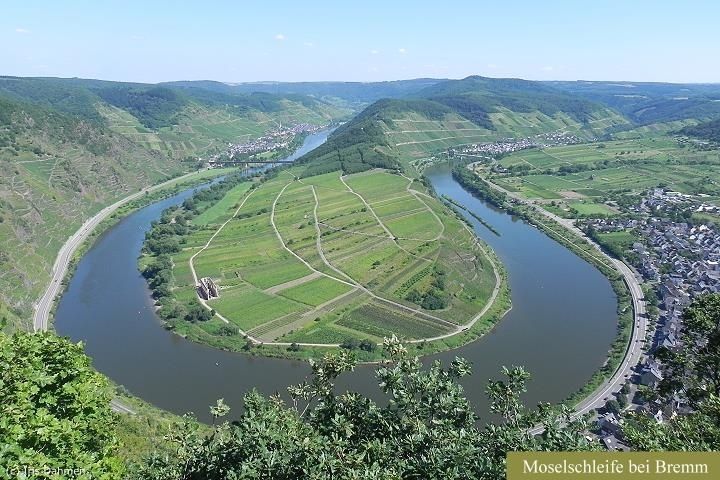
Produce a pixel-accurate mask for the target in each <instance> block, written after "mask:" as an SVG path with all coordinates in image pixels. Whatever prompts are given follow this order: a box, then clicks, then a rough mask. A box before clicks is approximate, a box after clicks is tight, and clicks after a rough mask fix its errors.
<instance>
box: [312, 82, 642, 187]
mask: <svg viewBox="0 0 720 480" xmlns="http://www.w3.org/2000/svg"><path fill="white" fill-rule="evenodd" d="M415 96H416V97H418V98H414V99H406V100H397V99H395V100H387V99H386V100H380V101H378V102H375V103H374V104H373V105H371V106H370V107H368V108H367V109H365V110H364V111H363V112H362V113H361V114H360V115H358V116H357V117H356V118H355V119H353V120H352V121H351V122H349V123H348V124H347V125H345V126H344V127H343V128H341V129H338V130H337V131H336V132H335V134H334V135H333V136H332V137H331V139H330V141H329V142H328V143H327V144H326V145H324V146H323V147H322V148H320V149H318V150H316V151H315V152H312V153H311V154H310V155H308V156H307V157H306V158H305V161H307V162H308V163H310V164H311V165H310V166H309V167H308V172H307V174H308V175H310V174H316V173H325V172H328V171H331V170H333V169H336V168H343V169H344V170H345V171H346V172H354V171H361V170H363V169H365V168H370V167H373V166H381V167H386V168H393V167H399V162H400V160H402V162H403V163H407V162H408V161H409V160H411V159H413V158H423V157H427V156H430V155H432V154H433V153H435V152H438V151H441V150H445V149H447V148H449V147H453V146H458V145H463V144H468V143H481V142H489V141H494V140H498V139H502V138H508V137H527V136H532V135H536V134H541V133H547V132H556V131H564V132H570V133H574V134H576V135H578V136H579V137H581V138H594V137H597V136H600V135H603V134H604V133H605V132H607V131H608V130H610V129H615V128H620V127H625V126H626V125H628V124H629V122H628V121H627V120H626V119H625V118H623V117H622V116H621V115H619V114H618V113H616V112H615V111H613V110H611V109H609V108H607V107H604V106H603V105H600V104H597V103H593V102H590V101H587V100H583V99H578V98H575V97H573V96H572V95H569V94H565V93H563V92H558V91H556V90H554V89H552V88H549V87H545V86H542V85H539V84H537V82H526V81H520V80H496V79H483V78H481V77H469V78H467V79H464V80H457V81H448V82H444V83H440V84H437V85H434V86H431V87H429V88H427V89H425V90H423V91H420V92H419V93H417V94H416V95H415ZM363 164H364V165H363Z"/></svg>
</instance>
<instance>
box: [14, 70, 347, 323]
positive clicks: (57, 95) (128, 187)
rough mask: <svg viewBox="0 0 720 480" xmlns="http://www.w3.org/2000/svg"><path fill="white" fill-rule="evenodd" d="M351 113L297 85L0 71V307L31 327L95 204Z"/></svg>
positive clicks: (95, 209)
mask: <svg viewBox="0 0 720 480" xmlns="http://www.w3.org/2000/svg"><path fill="white" fill-rule="evenodd" d="M349 113H350V112H349V111H348V110H346V109H340V108H337V107H335V106H332V105H330V104H328V103H326V102H323V101H321V100H318V99H314V98H309V97H304V96H301V95H284V96H283V95H273V94H266V93H259V94H248V95H244V94H243V95H224V94H221V93H216V92H212V91H205V90H201V89H181V88H171V87H165V86H155V85H145V84H130V83H120V82H105V81H98V80H82V79H57V78H16V77H0V169H2V172H3V174H2V176H0V272H1V273H0V314H1V315H2V317H7V318H8V319H9V320H10V322H9V323H10V324H11V325H15V326H17V325H18V324H19V323H20V321H19V319H20V318H22V319H24V322H23V325H22V326H24V327H28V324H27V322H28V321H29V318H31V315H30V313H31V308H32V304H33V303H34V302H35V301H36V300H37V299H38V297H39V296H40V294H41V292H42V290H43V289H44V288H45V286H46V283H47V281H48V279H49V272H50V269H51V267H52V263H53V261H54V259H55V256H56V254H57V251H58V250H59V248H60V246H61V245H62V243H63V242H64V240H65V239H66V238H67V237H68V236H69V235H70V234H71V233H72V232H74V231H75V230H76V229H77V228H78V227H79V226H80V225H81V224H82V222H83V221H84V220H85V219H86V218H88V217H89V216H91V215H92V214H94V213H95V212H97V211H99V210H100V209H102V207H104V206H106V205H108V204H111V203H113V202H114V201H116V200H118V199H120V198H123V197H125V196H127V195H129V194H131V193H133V192H136V191H138V190H139V189H141V188H143V187H146V186H149V185H152V184H155V183H159V182H160V181H161V180H164V179H167V178H170V177H173V176H176V175H179V174H180V173H183V172H186V171H188V170H190V169H192V168H194V166H195V164H196V158H197V156H201V155H205V154H209V153H213V152H218V151H221V150H222V149H224V148H226V145H227V143H228V142H236V143H240V142H244V141H248V140H250V139H253V138H257V137H259V136H260V135H262V134H263V133H265V132H266V131H268V130H271V129H273V128H276V127H277V126H278V125H280V124H282V125H288V124H296V123H310V124H315V125H326V124H328V123H331V122H335V121H337V120H339V119H342V118H346V117H347V115H348V114H349ZM2 317H0V319H1V318H2Z"/></svg>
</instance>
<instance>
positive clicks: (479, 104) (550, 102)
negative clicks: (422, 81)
mask: <svg viewBox="0 0 720 480" xmlns="http://www.w3.org/2000/svg"><path fill="white" fill-rule="evenodd" d="M417 95H418V96H422V97H425V98H429V99H431V100H434V101H436V102H439V103H441V104H443V105H446V106H448V107H450V108H452V109H453V110H454V111H456V112H458V113H459V114H460V115H462V116H464V117H465V118H467V119H468V120H470V121H472V122H473V123H475V124H477V125H479V126H481V127H484V128H487V129H490V130H493V129H494V126H493V124H492V122H491V121H490V118H489V117H488V113H492V112H497V111H498V108H499V107H503V108H507V109H509V110H512V111H514V112H532V111H540V112H542V113H544V114H545V115H548V116H552V115H555V114H556V113H559V112H564V113H566V114H568V115H569V116H570V117H572V118H574V119H576V120H578V121H580V122H583V123H585V122H587V121H588V120H589V119H590V118H591V114H592V113H593V112H595V111H598V110H600V109H601V108H602V106H601V105H599V104H597V103H594V102H592V101H588V100H586V99H583V98H580V97H577V96H573V95H569V94H567V93H565V92H562V91H560V90H557V89H555V88H553V87H550V86H547V85H544V84H542V83H540V82H532V81H528V80H520V79H514V78H485V77H479V76H471V77H467V78H464V79H462V80H450V81H447V82H443V83H438V84H436V85H433V86H431V87H428V88H426V89H425V90H422V91H420V92H419V93H418V94H417Z"/></svg>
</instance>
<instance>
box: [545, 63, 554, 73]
mask: <svg viewBox="0 0 720 480" xmlns="http://www.w3.org/2000/svg"><path fill="white" fill-rule="evenodd" d="M553 70H555V69H554V68H553V67H552V66H550V65H547V66H545V67H543V72H552V71H553Z"/></svg>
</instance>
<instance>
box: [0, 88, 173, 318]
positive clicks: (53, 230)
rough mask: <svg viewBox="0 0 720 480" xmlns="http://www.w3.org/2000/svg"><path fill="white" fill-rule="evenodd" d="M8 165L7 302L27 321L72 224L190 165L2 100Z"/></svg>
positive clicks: (4, 226)
mask: <svg viewBox="0 0 720 480" xmlns="http://www.w3.org/2000/svg"><path fill="white" fill-rule="evenodd" d="M0 169H2V171H3V175H2V176H0V238H1V239H2V241H1V243H0V264H1V265H2V268H1V270H2V275H1V276H0V303H3V304H6V305H9V306H10V308H11V311H12V312H14V315H15V316H22V317H23V318H24V319H25V320H26V321H27V320H28V319H29V315H28V313H29V312H30V308H31V305H32V303H33V302H34V301H35V300H36V299H37V298H38V297H39V295H40V293H41V291H42V289H43V288H44V287H45V283H46V282H47V280H48V278H49V277H48V274H49V270H50V267H51V265H52V262H53V260H54V257H55V254H56V253H57V251H58V249H59V248H60V245H61V244H62V242H63V241H64V240H65V239H66V238H67V236H69V235H70V233H71V232H72V231H74V230H75V229H77V227H78V226H79V225H80V224H82V222H83V221H84V220H85V219H86V218H87V217H88V216H89V215H90V214H91V213H93V212H95V211H97V210H99V209H100V208H102V206H104V205H107V204H109V203H111V202H112V201H114V200H117V199H119V198H121V197H124V196H127V195H129V194H130V193H132V192H135V191H137V190H138V189H139V188H141V187H144V186H147V185H150V184H153V183H157V182H158V181H159V180H161V179H164V178H166V177H168V176H172V175H176V174H178V173H180V172H181V171H182V170H183V169H184V167H183V166H182V165H181V164H180V163H178V162H175V161H171V160H170V159H168V158H167V157H165V156H163V155H161V154H159V153H156V152H151V151H149V150H146V149H144V148H142V147H141V146H138V145H136V144H134V143H133V142H132V141H130V140H129V139H127V138H125V137H123V136H121V135H118V134H116V133H113V132H112V131H110V130H109V129H107V128H104V127H102V126H101V125H99V124H97V123H94V122H91V121H88V120H81V119H78V118H77V117H73V116H69V115H65V114H62V113H58V112H57V111H53V110H50V109H48V108H45V107H38V106H34V105H29V104H25V103H21V102H15V101H11V100H6V99H0Z"/></svg>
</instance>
